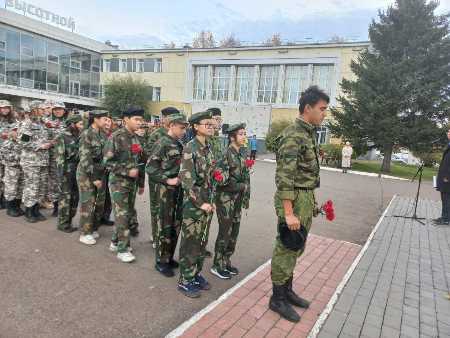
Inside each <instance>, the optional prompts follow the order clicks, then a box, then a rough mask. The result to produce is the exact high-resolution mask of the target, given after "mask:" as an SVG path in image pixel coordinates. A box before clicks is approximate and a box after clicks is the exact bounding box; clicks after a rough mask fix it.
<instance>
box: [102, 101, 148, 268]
mask: <svg viewBox="0 0 450 338" xmlns="http://www.w3.org/2000/svg"><path fill="white" fill-rule="evenodd" d="M143 116H144V110H143V109H142V108H140V107H129V108H128V109H127V110H126V111H124V112H123V122H124V127H123V128H120V129H118V130H117V131H115V132H114V133H113V135H112V137H111V138H110V139H109V140H108V143H107V145H106V147H105V151H104V163H105V165H106V167H107V168H108V170H109V191H110V192H111V200H112V205H113V212H114V218H115V232H114V234H113V238H112V240H111V245H110V250H111V251H117V258H118V259H119V260H120V261H122V262H124V263H131V262H133V261H134V260H135V259H136V257H135V256H134V255H133V254H132V253H131V247H130V230H129V224H130V215H131V214H132V212H133V209H134V194H135V190H136V186H139V194H140V195H141V194H142V193H143V192H144V184H145V171H144V169H145V168H144V166H145V162H144V153H143V148H142V145H141V144H140V143H139V139H138V137H137V136H136V130H138V129H139V128H140V126H141V124H142V121H143Z"/></svg>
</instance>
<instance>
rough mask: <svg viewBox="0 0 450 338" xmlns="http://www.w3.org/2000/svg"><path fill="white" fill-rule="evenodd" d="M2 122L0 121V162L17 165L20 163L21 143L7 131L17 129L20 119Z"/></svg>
mask: <svg viewBox="0 0 450 338" xmlns="http://www.w3.org/2000/svg"><path fill="white" fill-rule="evenodd" d="M2 122H4V123H1V122H0V136H1V140H0V162H1V163H3V164H4V165H8V166H17V165H19V163H20V152H21V145H20V143H19V140H18V139H17V138H15V139H14V138H12V137H11V136H10V135H9V133H10V132H11V131H18V130H19V127H20V121H2ZM6 122H8V124H7V123H6ZM4 137H5V138H4Z"/></svg>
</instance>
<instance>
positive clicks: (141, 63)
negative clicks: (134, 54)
mask: <svg viewBox="0 0 450 338" xmlns="http://www.w3.org/2000/svg"><path fill="white" fill-rule="evenodd" d="M136 72H138V73H143V72H144V59H138V60H137V62H136Z"/></svg>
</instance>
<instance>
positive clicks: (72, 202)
mask: <svg viewBox="0 0 450 338" xmlns="http://www.w3.org/2000/svg"><path fill="white" fill-rule="evenodd" d="M60 189H61V191H60V193H59V200H58V224H57V227H58V229H61V230H63V229H66V228H70V227H71V226H72V218H73V217H74V216H75V215H76V213H77V207H78V201H79V194H78V186H77V175H76V171H75V170H72V171H68V172H66V173H65V175H64V176H63V177H62V180H61V182H60Z"/></svg>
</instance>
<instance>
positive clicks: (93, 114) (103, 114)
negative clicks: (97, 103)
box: [89, 109, 109, 118]
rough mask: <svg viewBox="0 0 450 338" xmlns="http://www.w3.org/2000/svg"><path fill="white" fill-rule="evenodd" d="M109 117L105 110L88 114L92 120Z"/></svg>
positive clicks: (97, 110)
mask: <svg viewBox="0 0 450 338" xmlns="http://www.w3.org/2000/svg"><path fill="white" fill-rule="evenodd" d="M108 116H109V112H108V111H107V110H99V109H96V110H92V111H90V112H89V117H92V118H99V117H108Z"/></svg>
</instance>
